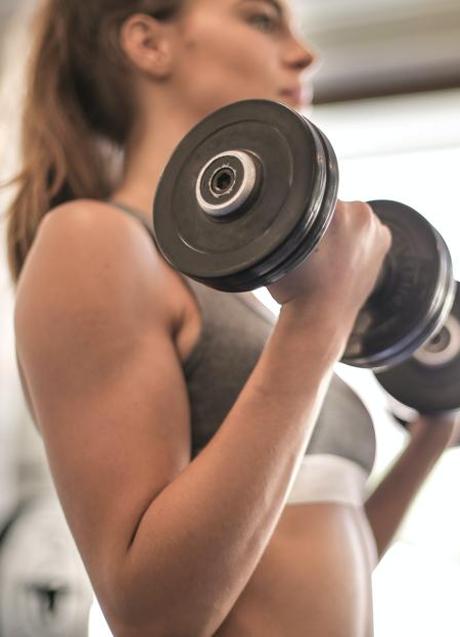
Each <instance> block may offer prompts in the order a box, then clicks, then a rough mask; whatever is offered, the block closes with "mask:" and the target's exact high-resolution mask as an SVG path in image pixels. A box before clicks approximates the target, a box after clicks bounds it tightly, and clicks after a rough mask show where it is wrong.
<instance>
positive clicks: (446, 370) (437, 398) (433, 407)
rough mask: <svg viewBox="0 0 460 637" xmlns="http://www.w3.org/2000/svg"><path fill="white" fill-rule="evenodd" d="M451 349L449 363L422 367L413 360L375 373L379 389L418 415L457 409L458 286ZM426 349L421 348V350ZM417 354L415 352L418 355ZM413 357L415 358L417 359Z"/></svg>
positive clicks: (459, 392) (459, 370)
mask: <svg viewBox="0 0 460 637" xmlns="http://www.w3.org/2000/svg"><path fill="white" fill-rule="evenodd" d="M449 321H452V324H453V326H456V327H454V328H453V330H452V331H453V332H455V333H454V334H453V336H452V337H451V338H455V342H454V343H453V345H454V348H453V351H452V354H451V356H450V357H449V360H447V361H446V360H442V357H441V358H440V364H439V365H433V364H430V365H427V364H423V363H422V362H420V360H418V358H416V357H412V358H411V359H409V360H408V361H406V362H405V363H403V364H401V365H398V366H396V367H394V368H392V369H389V370H387V371H384V372H378V373H376V374H375V376H376V378H377V380H378V381H379V383H380V384H381V385H382V387H383V388H384V389H385V390H386V391H387V392H388V393H389V394H390V395H391V396H393V398H396V400H398V401H399V402H400V403H402V404H403V405H407V406H408V407H411V408H412V409H416V410H417V411H418V412H420V413H424V414H433V413H442V412H449V411H457V410H459V409H460V285H459V284H457V294H456V297H455V303H454V306H453V308H452V312H451V314H450V317H449ZM423 349H425V348H422V351H423ZM417 354H418V353H417ZM417 354H416V356H417Z"/></svg>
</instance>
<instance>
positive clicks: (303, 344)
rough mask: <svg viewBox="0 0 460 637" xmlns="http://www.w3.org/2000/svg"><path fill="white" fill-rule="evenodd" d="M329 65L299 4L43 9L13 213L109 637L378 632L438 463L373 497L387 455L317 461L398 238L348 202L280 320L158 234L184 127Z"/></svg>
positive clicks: (194, 2) (68, 490)
mask: <svg viewBox="0 0 460 637" xmlns="http://www.w3.org/2000/svg"><path fill="white" fill-rule="evenodd" d="M314 59H315V58H314V55H313V53H312V52H311V50H310V49H309V48H308V47H306V46H305V45H304V44H303V43H302V42H301V41H300V40H299V39H298V38H297V37H296V35H295V34H294V32H293V27H292V17H291V16H290V14H289V7H288V6H287V5H286V2H283V3H282V4H280V3H279V2H275V1H274V0H220V1H219V2H216V1H215V0H177V1H173V0H170V1H167V0H165V1H161V0H131V1H129V2H128V0H94V2H92V3H81V2H79V1H78V0H67V1H66V2H61V1H59V0H47V2H45V4H44V6H43V9H42V11H41V13H40V16H39V22H38V24H37V26H36V32H35V47H34V52H33V56H32V63H31V68H30V78H29V92H28V97H27V105H26V111H25V117H24V129H23V136H24V137H23V152H24V171H23V173H22V174H21V175H20V177H19V178H18V185H19V190H18V195H17V198H16V200H15V201H14V203H13V205H12V207H11V210H10V211H9V227H8V242H9V255H10V266H11V270H12V274H13V277H14V279H15V280H16V281H17V282H18V287H17V301H16V316H15V318H16V332H17V354H18V362H19V366H20V369H21V374H22V381H23V387H24V392H25V394H26V396H27V400H28V404H29V408H30V410H31V413H32V414H33V417H34V421H35V422H36V424H37V427H38V428H39V430H40V433H41V435H42V437H43V440H44V443H45V447H46V452H47V456H48V459H49V462H50V467H51V470H52V473H53V477H54V480H55V483H56V487H57V490H58V494H59V497H60V500H61V503H62V506H63V509H64V511H65V515H66V518H67V521H68V523H69V526H70V528H71V531H72V533H73V535H74V538H75V540H76V542H77V545H78V548H79V551H80V553H81V555H82V558H83V560H84V563H85V566H86V568H87V570H88V573H89V576H90V578H91V582H92V585H93V587H94V590H95V592H96V594H97V596H98V599H99V602H100V604H101V607H102V609H103V611H104V614H105V616H106V618H107V620H108V623H109V625H110V627H111V630H112V631H113V633H114V635H117V636H122V637H125V636H126V637H138V636H142V637H143V636H146V635H158V636H160V635H165V636H166V635H167V636H168V637H172V636H173V635H174V636H179V635H184V636H185V635H187V636H188V637H191V636H194V637H195V636H204V635H206V636H208V635H219V636H227V635H228V636H230V637H246V636H250V637H256V636H258V635H263V636H264V637H270V636H275V635H276V636H277V637H279V636H280V635H289V636H295V635H305V634H309V635H318V636H320V635H328V636H329V637H331V636H339V635H340V636H342V635H353V636H354V637H359V636H363V637H364V636H366V637H367V636H368V635H371V634H372V608H371V572H372V568H373V567H374V565H375V561H376V557H377V555H376V549H377V550H378V552H379V553H381V551H382V550H383V549H384V548H385V546H386V545H387V543H388V541H389V540H390V539H391V534H392V532H393V531H394V528H395V527H396V525H397V524H398V523H399V521H400V518H401V515H402V513H403V512H404V511H405V507H406V506H407V504H408V502H409V500H410V497H411V496H412V495H413V492H414V489H415V486H416V483H417V481H418V482H420V480H421V479H422V475H424V472H426V470H427V466H428V464H429V462H428V460H426V459H425V460H426V462H425V464H423V463H421V464H420V465H418V469H417V470H418V473H417V475H416V478H414V479H413V480H412V482H411V484H410V488H408V489H407V490H406V491H404V489H399V490H401V491H404V494H403V496H401V497H400V498H399V499H398V497H396V498H394V497H393V496H394V493H392V486H391V476H390V478H389V482H387V483H386V486H385V489H386V490H387V493H386V494H384V495H380V496H379V494H378V493H377V492H376V494H374V496H373V500H372V501H369V502H368V503H364V501H362V500H361V501H357V500H356V494H357V493H362V492H363V490H362V485H363V475H362V474H363V466H364V465H365V464H366V462H368V461H369V457H367V458H365V460H364V461H363V465H362V466H358V465H357V463H356V462H354V461H353V460H352V459H351V458H349V457H348V458H347V457H345V456H344V457H343V458H340V457H339V455H334V452H333V451H331V450H329V451H328V454H327V455H329V460H330V459H331V457H332V459H333V461H332V464H333V465H334V466H333V468H331V467H330V466H328V465H327V463H326V464H325V465H324V466H323V465H322V463H321V461H320V462H317V463H316V464H314V465H311V464H309V461H308V458H307V456H306V450H307V449H309V448H310V447H309V442H310V441H311V439H312V436H313V433H314V427H315V423H316V421H317V417H318V414H319V412H320V409H321V406H322V403H323V401H324V397H325V394H326V392H327V390H328V387H329V385H330V383H331V379H332V378H333V367H334V365H335V363H336V362H337V361H338V360H339V359H340V358H341V356H342V353H343V351H344V348H345V345H346V342H347V339H348V336H349V334H350V331H351V329H352V326H353V323H354V321H355V318H356V316H357V313H358V311H359V308H360V307H361V306H362V305H363V303H364V301H365V299H366V298H367V296H368V295H369V293H370V292H371V290H372V289H373V286H374V284H375V281H376V279H377V276H378V273H379V271H380V268H381V265H382V262H383V259H384V256H385V254H386V252H387V250H388V248H389V245H390V242H391V238H390V234H389V232H388V230H387V229H386V228H384V227H383V226H382V225H381V224H380V222H379V221H378V220H377V218H376V217H375V216H374V215H373V214H372V211H371V210H370V208H369V207H368V206H366V205H365V204H362V203H339V204H338V206H337V210H336V215H335V218H334V221H333V224H332V226H331V228H330V230H329V231H328V233H327V237H326V238H325V239H324V240H323V241H322V243H321V245H320V248H319V250H317V252H316V253H315V255H314V256H313V257H311V258H310V259H309V260H308V264H307V265H306V266H303V267H301V268H299V269H298V270H297V271H296V272H295V273H292V274H290V275H289V276H287V277H286V278H285V279H284V280H283V281H282V282H281V283H278V284H276V285H274V286H272V287H271V288H270V292H271V294H272V295H273V297H274V298H275V299H276V300H277V301H278V302H279V303H280V304H281V311H280V316H279V318H278V320H277V322H276V324H275V325H274V326H273V319H268V318H267V315H266V313H264V312H263V310H262V308H261V307H260V306H259V305H258V304H257V303H256V302H255V300H254V299H253V297H252V296H251V295H225V294H222V293H218V292H215V291H212V290H208V289H205V288H203V287H202V286H199V285H198V284H196V283H193V282H191V281H189V280H187V279H186V278H185V277H182V276H180V275H179V274H177V273H176V272H174V271H172V269H171V268H170V267H168V266H167V264H166V263H165V262H164V261H163V260H162V259H161V257H160V256H159V254H158V252H157V251H156V249H155V248H154V246H153V242H152V238H151V235H150V234H149V231H150V228H151V218H150V216H151V208H152V201H153V198H154V195H155V190H156V187H157V184H158V180H159V178H160V175H161V172H162V170H163V168H164V166H165V164H166V162H167V161H168V159H169V157H170V156H171V153H172V152H173V150H174V148H175V146H176V145H177V144H178V142H179V141H180V140H181V139H182V138H183V136H184V135H185V134H186V133H187V132H188V131H189V130H190V129H191V128H192V127H193V126H194V125H195V124H196V123H197V122H198V121H199V120H201V119H202V118H203V117H205V116H206V115H208V114H209V113H210V112H212V111H213V110H215V109H217V108H219V107H221V106H224V105H226V104H228V103H231V102H234V101H237V100H241V99H247V98H265V99H272V100H278V101H283V102H284V103H286V104H288V105H290V106H292V107H294V108H295V107H299V106H301V99H302V98H301V95H300V92H299V87H300V85H301V79H302V76H303V74H304V73H305V72H308V70H309V69H311V67H312V65H313V63H314ZM109 145H111V146H112V147H115V149H118V150H121V151H123V155H122V157H123V165H122V170H121V174H118V173H117V172H116V171H115V170H114V164H113V163H111V162H110V161H109V156H108V153H107V149H108V148H109ZM139 221H140V222H141V223H139ZM146 230H147V232H146ZM223 362H224V363H225V364H223ZM210 378H212V379H213V386H212V388H210V387H209V382H210ZM210 389H211V391H210ZM369 435H370V434H369V432H368V433H367V434H366V436H368V437H369ZM369 440H371V442H372V436H371V437H370V438H369ZM371 446H372V445H371ZM441 446H442V445H439V447H441ZM436 449H437V447H436ZM366 453H367V452H366ZM439 453H441V451H439ZM428 455H430V454H428ZM434 455H435V453H434V452H433V453H431V455H430V462H431V458H432V457H433V456H434ZM310 457H312V456H310ZM334 458H335V460H336V461H337V463H338V464H337V465H336V464H334V462H335V461H334ZM342 460H343V462H342ZM371 460H372V459H371ZM413 466H417V462H415V463H414V462H413V464H412V467H413ZM401 467H402V469H401V470H400V473H401V471H402V473H403V474H404V470H405V465H404V466H403V465H401ZM407 471H408V472H409V469H407ZM410 471H412V473H411V476H412V477H414V475H415V473H416V472H415V473H414V470H413V468H411V469H410ZM403 477H404V476H403ZM313 478H314V481H315V482H317V483H319V484H320V491H321V485H322V484H324V485H325V490H324V492H321V494H320V497H319V498H318V497H314V496H313V495H312V493H313V491H314V489H311V488H310V482H311V481H313ZM343 485H349V486H348V487H346V486H345V488H342V487H343ZM399 486H400V485H399ZM339 487H340V488H339ZM338 491H341V493H339V494H338ZM329 492H330V494H329V495H328V493H329ZM380 493H383V492H380ZM388 493H389V496H388ZM293 494H294V495H293ZM389 502H391V504H388V503H389ZM392 506H394V507H396V508H397V507H398V506H399V507H400V510H397V511H396V512H393V517H391V515H389V507H390V508H391V507H392ZM392 525H393V526H392ZM382 529H383V530H382ZM379 533H380V535H379ZM376 541H377V544H376Z"/></svg>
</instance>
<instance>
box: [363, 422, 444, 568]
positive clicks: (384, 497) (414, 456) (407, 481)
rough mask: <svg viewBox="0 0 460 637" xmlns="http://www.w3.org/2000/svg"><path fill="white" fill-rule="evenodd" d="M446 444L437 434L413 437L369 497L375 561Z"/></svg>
mask: <svg viewBox="0 0 460 637" xmlns="http://www.w3.org/2000/svg"><path fill="white" fill-rule="evenodd" d="M447 445H448V439H446V436H445V435H443V433H442V432H440V435H436V432H433V435H430V436H418V435H414V436H413V437H412V438H411V440H410V442H409V444H408V445H407V447H406V448H405V450H404V451H403V452H402V454H401V455H400V456H399V457H398V459H397V460H396V462H395V463H394V464H393V466H392V467H391V469H390V470H389V472H388V473H387V474H386V476H385V478H384V479H383V480H382V481H381V483H380V484H379V485H378V486H377V488H376V489H375V491H374V492H373V493H372V494H371V495H370V497H369V498H368V499H367V501H366V504H365V510H366V513H367V517H368V520H369V523H370V525H371V528H372V530H373V532H374V536H375V540H376V543H377V550H378V555H379V558H381V557H382V556H383V554H384V553H385V552H386V550H387V549H388V548H389V546H390V544H391V542H392V540H393V538H394V536H395V534H396V532H397V530H398V528H399V527H400V525H401V523H402V521H403V519H404V517H405V515H406V513H407V511H408V509H409V507H410V505H411V504H412V502H413V500H414V498H415V496H416V495H417V493H418V491H419V490H420V488H421V486H422V485H423V483H424V481H425V480H426V478H427V477H428V475H429V474H430V472H431V471H432V469H433V467H434V466H435V464H436V463H437V461H438V460H439V458H440V457H441V455H442V453H443V452H444V450H445V449H446V447H447Z"/></svg>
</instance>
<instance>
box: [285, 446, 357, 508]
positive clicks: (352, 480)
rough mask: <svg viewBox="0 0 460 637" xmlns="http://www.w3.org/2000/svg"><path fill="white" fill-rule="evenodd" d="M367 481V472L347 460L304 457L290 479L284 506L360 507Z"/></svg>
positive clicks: (319, 456) (313, 456)
mask: <svg viewBox="0 0 460 637" xmlns="http://www.w3.org/2000/svg"><path fill="white" fill-rule="evenodd" d="M367 479H368V474H367V472H366V471H365V470H364V469H363V468H362V467H361V466H360V465H358V464H357V463H356V462H353V461H352V460H349V459H348V458H343V457H342V456H335V455H331V454H311V455H306V456H304V458H302V462H301V464H300V467H299V470H298V472H297V474H296V475H295V476H294V478H293V483H292V486H291V489H290V491H289V496H288V499H287V502H286V504H288V505H289V504H300V503H302V502H303V503H307V502H340V503H342V504H352V505H355V506H361V505H362V504H363V502H364V497H365V487H366V482H367Z"/></svg>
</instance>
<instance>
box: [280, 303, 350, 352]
mask: <svg viewBox="0 0 460 637" xmlns="http://www.w3.org/2000/svg"><path fill="white" fill-rule="evenodd" d="M354 321H355V317H354V316H352V315H351V313H350V312H345V311H342V310H341V308H339V307H337V304H336V303H335V304H334V303H332V302H329V301H327V300H325V299H319V300H317V299H314V298H312V299H310V300H309V301H305V300H300V299H294V300H292V301H289V303H286V304H285V305H283V306H282V307H281V310H280V317H279V323H282V324H283V325H284V326H285V327H286V329H287V330H288V331H289V333H297V334H301V338H305V339H306V340H308V342H309V343H310V344H313V343H317V344H318V345H319V346H320V347H321V349H326V350H328V351H330V353H331V356H333V357H334V358H335V359H337V360H339V359H340V358H341V357H342V355H343V352H344V351H345V347H346V345H347V342H348V339H349V336H350V333H351V330H352V328H353V324H354Z"/></svg>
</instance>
